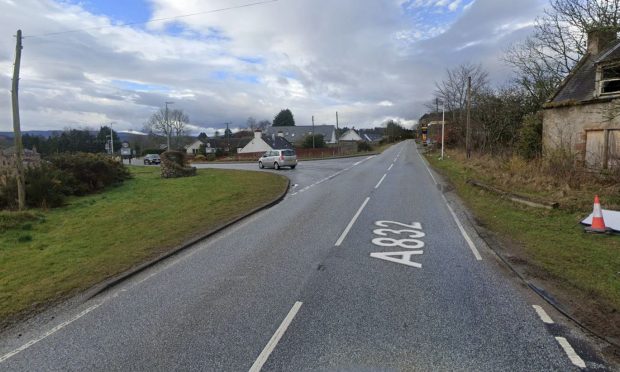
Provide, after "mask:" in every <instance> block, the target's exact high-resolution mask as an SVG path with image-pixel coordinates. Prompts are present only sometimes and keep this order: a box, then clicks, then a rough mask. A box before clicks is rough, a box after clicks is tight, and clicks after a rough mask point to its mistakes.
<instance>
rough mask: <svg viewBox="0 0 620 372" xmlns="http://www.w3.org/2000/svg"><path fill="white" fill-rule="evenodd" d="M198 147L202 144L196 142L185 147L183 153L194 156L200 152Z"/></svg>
mask: <svg viewBox="0 0 620 372" xmlns="http://www.w3.org/2000/svg"><path fill="white" fill-rule="evenodd" d="M200 145H202V142H201V141H196V142H194V143H192V144H191V145H189V146H187V149H186V150H185V151H186V152H187V153H188V154H190V155H191V154H195V153H196V152H198V151H199V150H200Z"/></svg>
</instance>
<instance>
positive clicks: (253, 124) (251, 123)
mask: <svg viewBox="0 0 620 372" xmlns="http://www.w3.org/2000/svg"><path fill="white" fill-rule="evenodd" d="M246 126H247V128H248V129H249V130H251V131H252V132H254V131H255V130H256V129H257V128H258V126H257V122H256V119H254V118H253V117H251V116H250V117H249V118H248V120H247V121H246Z"/></svg>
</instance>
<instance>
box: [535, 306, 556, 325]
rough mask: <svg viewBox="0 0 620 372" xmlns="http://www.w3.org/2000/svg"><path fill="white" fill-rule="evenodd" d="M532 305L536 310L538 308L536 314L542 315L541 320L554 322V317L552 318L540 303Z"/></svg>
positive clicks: (548, 322)
mask: <svg viewBox="0 0 620 372" xmlns="http://www.w3.org/2000/svg"><path fill="white" fill-rule="evenodd" d="M532 307H533V308H534V310H536V314H538V316H539V317H540V320H542V321H543V323H545V324H553V319H551V317H550V316H549V315H547V312H546V311H545V309H543V308H542V307H540V306H538V305H532Z"/></svg>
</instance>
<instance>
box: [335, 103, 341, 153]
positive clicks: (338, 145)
mask: <svg viewBox="0 0 620 372" xmlns="http://www.w3.org/2000/svg"><path fill="white" fill-rule="evenodd" d="M338 132H339V128H338V111H336V146H337V150H338V154H339V155H340V153H341V151H340V139H339V138H338V137H339V136H340V134H338Z"/></svg>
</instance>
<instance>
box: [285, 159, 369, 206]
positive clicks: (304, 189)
mask: <svg viewBox="0 0 620 372" xmlns="http://www.w3.org/2000/svg"><path fill="white" fill-rule="evenodd" d="M374 157H375V155H373V156H369V157H367V158H366V159H364V160H360V161H358V162H356V163H353V165H351V166H350V167H347V168H345V169H342V170H339V171H338V172H336V173H334V174H332V175H330V176H327V177H325V178H323V179H321V180H319V181H317V182H315V183H313V184H311V185H308V186H306V187H304V188H302V189H301V190H299V191H296V192H294V193H292V194H290V196H295V195H297V194H301V193H302V192H305V191H308V190H309V189H311V188H313V187H314V186H317V185H320V184H322V183H323V182H326V181H329V180H331V179H332V178H334V177H336V176H338V175H340V174H342V173H344V172H346V171H348V170H351V169H353V167H355V166H358V165H360V164H362V163H363V162H365V161H366V160H368V159H372V158H374Z"/></svg>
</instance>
